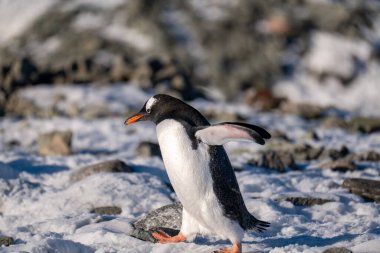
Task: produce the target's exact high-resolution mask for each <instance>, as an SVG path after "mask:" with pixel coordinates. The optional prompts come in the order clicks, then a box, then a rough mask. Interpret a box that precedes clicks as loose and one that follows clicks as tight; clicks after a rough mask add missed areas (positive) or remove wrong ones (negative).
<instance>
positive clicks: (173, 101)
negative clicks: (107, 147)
mask: <svg viewBox="0 0 380 253" xmlns="http://www.w3.org/2000/svg"><path fill="white" fill-rule="evenodd" d="M165 119H175V120H181V121H185V122H187V123H188V124H190V125H193V126H201V125H208V124H209V123H208V122H207V120H206V119H205V118H204V117H203V116H202V114H201V113H200V112H198V111H197V110H196V109H194V108H193V107H191V106H190V105H188V104H186V103H185V102H183V101H181V100H179V99H177V98H174V97H172V96H169V95H165V94H157V95H155V96H153V97H151V98H149V99H148V101H146V102H145V104H144V106H143V108H142V109H141V110H140V111H139V112H138V113H136V114H134V115H132V116H131V117H129V118H127V119H126V120H125V122H124V124H125V125H130V124H133V123H135V122H137V121H152V122H153V123H155V124H158V123H160V122H161V121H163V120H165Z"/></svg>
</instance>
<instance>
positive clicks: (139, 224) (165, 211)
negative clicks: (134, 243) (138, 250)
mask: <svg viewBox="0 0 380 253" xmlns="http://www.w3.org/2000/svg"><path fill="white" fill-rule="evenodd" d="M181 223H182V205H181V204H180V203H174V204H170V205H166V206H163V207H160V208H158V209H156V210H153V211H152V212H150V213H148V214H147V215H146V216H145V217H142V218H140V219H138V220H137V221H135V222H134V223H133V224H132V225H133V227H134V229H133V230H132V231H131V233H130V236H133V237H136V238H138V239H140V240H144V241H150V242H156V239H154V238H153V237H152V235H151V233H152V232H154V231H156V230H157V229H160V230H163V231H164V232H166V233H168V234H169V235H176V234H178V232H179V229H180V228H181Z"/></svg>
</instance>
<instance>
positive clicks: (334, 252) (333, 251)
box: [322, 247, 352, 253]
mask: <svg viewBox="0 0 380 253" xmlns="http://www.w3.org/2000/svg"><path fill="white" fill-rule="evenodd" d="M322 253H352V251H351V250H349V249H347V248H344V247H333V248H329V249H326V250H324V251H323V252H322Z"/></svg>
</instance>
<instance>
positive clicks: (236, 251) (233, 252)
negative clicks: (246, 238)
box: [214, 243, 242, 253]
mask: <svg viewBox="0 0 380 253" xmlns="http://www.w3.org/2000/svg"><path fill="white" fill-rule="evenodd" d="M241 252H242V249H241V243H234V245H233V247H232V249H220V250H216V251H214V253H241Z"/></svg>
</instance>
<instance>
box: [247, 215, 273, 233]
mask: <svg viewBox="0 0 380 253" xmlns="http://www.w3.org/2000/svg"><path fill="white" fill-rule="evenodd" d="M247 223H248V224H246V226H245V229H246V230H255V231H257V232H260V233H261V232H263V231H264V230H266V229H267V228H268V227H269V226H270V223H269V222H266V221H262V220H258V219H256V218H255V217H254V216H253V215H251V217H250V219H249V222H247Z"/></svg>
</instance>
